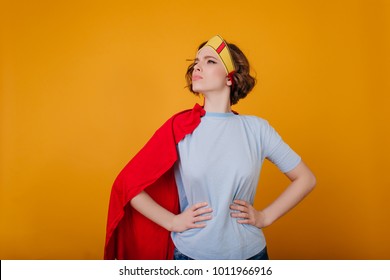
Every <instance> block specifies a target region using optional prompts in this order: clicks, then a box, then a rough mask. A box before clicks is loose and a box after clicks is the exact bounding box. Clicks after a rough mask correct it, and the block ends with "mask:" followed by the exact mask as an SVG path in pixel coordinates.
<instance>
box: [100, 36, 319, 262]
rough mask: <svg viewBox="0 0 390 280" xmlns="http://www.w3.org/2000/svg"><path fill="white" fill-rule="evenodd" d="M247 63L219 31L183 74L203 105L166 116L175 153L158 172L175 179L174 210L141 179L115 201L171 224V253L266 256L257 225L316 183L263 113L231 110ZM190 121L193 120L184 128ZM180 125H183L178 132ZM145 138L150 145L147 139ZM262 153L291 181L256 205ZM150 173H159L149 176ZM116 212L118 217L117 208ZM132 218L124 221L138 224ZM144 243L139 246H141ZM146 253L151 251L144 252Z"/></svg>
mask: <svg viewBox="0 0 390 280" xmlns="http://www.w3.org/2000/svg"><path fill="white" fill-rule="evenodd" d="M249 69H250V67H249V62H248V60H247V58H246V57H245V55H244V54H243V53H242V52H241V51H240V49H239V48H238V47H237V46H235V45H233V44H228V43H227V42H225V41H224V40H223V39H222V38H221V37H220V36H215V37H213V38H211V39H210V40H209V41H208V42H206V43H203V44H201V45H200V47H199V48H198V52H197V54H196V58H195V61H194V63H193V64H191V65H190V67H189V68H188V70H187V75H186V78H187V82H188V86H189V88H190V90H191V91H192V92H194V93H195V94H200V93H201V94H202V95H203V97H204V106H203V108H199V107H200V106H198V107H197V106H195V107H194V109H193V110H192V111H191V112H188V111H186V112H184V113H182V114H179V115H178V116H177V117H176V118H173V120H172V123H173V125H172V123H171V122H168V123H169V125H168V126H172V127H174V129H173V130H174V132H173V138H174V139H175V143H176V144H174V148H175V149H176V152H172V153H174V154H176V156H174V157H173V160H172V161H171V162H170V163H169V164H167V167H166V168H164V171H163V172H166V169H167V170H170V172H171V175H170V176H171V180H174V182H175V186H177V190H178V198H179V202H180V212H176V211H177V210H175V209H174V207H171V208H170V209H169V207H165V206H164V205H163V204H164V203H165V202H164V200H163V201H162V202H158V201H157V200H158V199H161V197H164V196H165V195H166V194H167V192H163V194H157V195H156V194H151V192H149V193H148V190H149V189H150V187H147V186H146V187H140V188H139V189H138V190H137V191H135V192H134V194H132V195H131V196H129V197H127V198H126V199H122V201H124V202H123V205H122V204H121V205H120V206H122V207H128V206H126V203H127V202H130V205H131V207H132V208H133V209H135V210H136V211H134V212H136V213H141V214H142V216H143V217H146V218H147V219H148V220H150V221H153V222H154V223H155V224H157V225H159V226H160V227H162V228H163V229H165V230H166V231H167V232H171V240H172V241H173V243H174V247H175V251H174V258H175V259H268V255H267V249H266V242H265V238H264V235H263V232H262V230H261V229H262V228H264V227H267V226H269V225H271V224H272V223H273V222H275V221H276V220H277V219H279V218H280V217H281V216H282V215H284V214H285V213H287V212H288V211H289V210H291V209H292V208H293V207H294V206H296V205H297V204H298V203H299V202H300V201H301V200H302V199H303V198H304V197H305V196H306V195H307V194H308V193H309V192H310V191H311V190H312V189H313V187H314V185H315V177H314V175H313V173H312V172H311V171H310V169H309V168H308V167H307V166H306V165H305V164H304V162H303V161H302V160H301V158H300V157H299V156H298V155H297V154H296V153H295V152H294V151H293V150H292V149H291V148H290V147H289V146H288V145H287V144H286V143H284V142H283V140H282V139H281V137H280V136H279V135H278V133H277V132H276V131H275V130H274V129H273V128H272V127H271V126H270V125H269V124H268V122H267V121H265V120H263V119H261V118H258V117H255V116H245V115H238V114H236V113H234V112H233V111H232V109H231V106H232V105H234V104H236V103H237V102H238V101H239V100H240V99H242V98H244V97H245V96H246V95H247V94H248V93H249V92H250V91H251V90H252V88H253V87H254V85H255V79H254V78H253V77H251V76H250V73H249ZM194 115H196V116H195V117H194ZM198 119H199V120H198ZM188 124H191V128H190V129H183V127H186V128H187V127H188V126H189V125H188ZM192 124H193V125H192ZM177 127H180V128H177ZM183 130H186V132H183V133H181V132H182V131H183ZM177 131H180V133H181V134H180V133H179V134H180V135H181V136H180V137H177ZM160 134H161V133H160ZM163 134H164V133H163ZM169 134H170V133H169ZM154 138H155V137H154ZM152 139H153V138H152ZM164 139H165V136H164ZM164 141H165V140H164ZM151 142H153V140H152V141H151ZM157 142H158V141H157ZM150 146H152V148H151V149H152V150H153V149H154V148H153V147H154V146H153V144H149V147H150ZM155 146H160V144H156V145H155ZM157 149H161V147H159V148H157ZM265 158H267V159H268V160H270V161H271V162H273V163H274V164H275V165H276V166H277V167H278V168H279V169H280V170H281V172H283V173H284V174H285V175H286V176H287V177H288V178H289V179H290V181H291V183H290V185H289V186H287V188H286V190H285V191H284V192H283V193H282V194H281V195H280V196H279V197H278V198H277V199H276V200H275V201H273V202H272V203H271V204H270V205H269V206H268V207H266V208H265V209H261V210H257V209H255V208H254V207H253V201H254V197H255V193H256V188H257V184H258V179H259V174H260V170H261V166H262V163H263V161H264V159H265ZM141 161H143V159H142V160H141ZM148 161H149V159H148V160H146V162H148ZM164 164H165V163H164ZM164 164H162V165H164ZM133 165H134V164H133ZM125 169H126V168H125ZM133 169H134V168H133ZM132 172H136V170H135V171H134V170H133V171H132ZM122 173H123V171H122ZM125 173H127V172H125ZM160 173H161V172H160ZM167 173H168V172H167ZM167 173H164V174H167ZM127 175H128V174H127ZM127 175H126V176H127ZM164 176H168V175H164ZM122 177H124V176H122ZM158 178H160V176H158ZM172 178H173V179H172ZM117 180H118V179H117ZM156 180H157V181H160V179H153V180H152V181H153V182H154V181H156ZM120 181H123V180H120ZM163 184H164V183H163ZM165 184H166V183H165ZM121 188H123V187H121ZM125 188H126V189H127V188H131V186H130V187H129V186H126V187H125ZM158 188H159V189H161V187H158ZM153 195H154V198H153V197H152V196H153ZM112 197H113V194H112V195H111V199H112ZM173 199H175V198H173ZM110 208H111V205H110ZM132 215H134V214H132ZM132 215H129V216H132ZM111 216H114V215H111ZM117 216H118V217H119V220H121V219H122V220H123V215H119V214H118V215H117ZM109 217H110V215H109ZM116 219H118V218H116ZM111 220H113V219H111ZM109 221H110V218H109ZM119 223H123V221H122V222H119ZM117 224H118V223H116V225H117ZM134 224H135V223H134V222H132V225H131V226H130V227H136V226H135V225H134ZM116 225H115V226H114V230H113V229H112V226H111V229H110V231H111V232H114V234H110V236H108V235H107V241H106V252H107V250H109V249H107V248H108V247H110V246H107V244H109V243H110V239H112V238H111V237H112V236H115V234H116V232H117V231H118V229H117V226H116ZM108 229H109V226H108ZM125 232H128V231H125ZM144 234H145V231H142V233H140V236H144V237H145V235H144ZM131 239H132V240H133V239H135V238H133V237H132V238H131ZM141 239H142V238H141ZM146 239H147V240H148V241H147V242H145V243H147V244H149V242H150V239H152V237H149V238H146ZM171 240H169V241H168V243H169V242H171ZM111 243H113V242H111ZM138 243H139V242H136V243H134V244H132V245H131V246H128V250H134V248H136V247H137V246H138V245H137V244H138ZM146 246H148V245H142V246H140V247H138V249H140V250H141V251H142V250H146ZM164 246H165V245H164ZM130 247H131V248H133V249H131V248H130ZM167 247H168V248H169V249H167V252H166V253H165V252H164V256H165V255H166V256H167V258H171V257H172V250H173V246H169V245H168V246H167ZM153 248H155V247H154V246H153ZM149 249H150V247H149ZM160 251H161V250H160ZM123 256H124V255H122V257H123ZM111 257H112V256H111ZM149 257H151V258H157V257H153V256H147V257H145V258H149ZM108 258H109V257H108ZM135 258H138V256H136V257H135Z"/></svg>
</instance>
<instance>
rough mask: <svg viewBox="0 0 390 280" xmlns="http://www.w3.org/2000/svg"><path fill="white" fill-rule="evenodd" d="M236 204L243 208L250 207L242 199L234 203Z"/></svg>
mask: <svg viewBox="0 0 390 280" xmlns="http://www.w3.org/2000/svg"><path fill="white" fill-rule="evenodd" d="M233 202H234V203H235V204H239V205H242V206H246V207H247V206H248V202H246V201H245V200H241V199H235V200H234V201H233Z"/></svg>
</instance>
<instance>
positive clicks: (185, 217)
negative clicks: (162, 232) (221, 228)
mask: <svg viewBox="0 0 390 280" xmlns="http://www.w3.org/2000/svg"><path fill="white" fill-rule="evenodd" d="M207 205H208V204H207V202H200V203H196V204H194V205H192V206H191V207H188V208H187V209H186V210H185V211H183V212H182V213H180V214H178V215H175V216H174V217H173V220H172V228H171V231H173V232H183V231H185V230H187V229H191V228H203V227H205V226H206V223H199V222H203V221H207V220H210V219H211V215H207V214H210V213H211V212H212V211H213V210H212V209H211V208H205V207H206V206H207ZM205 214H206V215H205Z"/></svg>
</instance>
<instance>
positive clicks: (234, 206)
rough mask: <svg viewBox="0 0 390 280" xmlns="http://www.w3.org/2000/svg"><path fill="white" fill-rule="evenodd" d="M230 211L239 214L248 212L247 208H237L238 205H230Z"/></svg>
mask: <svg viewBox="0 0 390 280" xmlns="http://www.w3.org/2000/svg"><path fill="white" fill-rule="evenodd" d="M230 209H232V210H236V211H241V212H248V207H245V206H239V205H235V204H232V205H230Z"/></svg>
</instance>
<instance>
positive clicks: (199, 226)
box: [189, 223, 206, 228]
mask: <svg viewBox="0 0 390 280" xmlns="http://www.w3.org/2000/svg"><path fill="white" fill-rule="evenodd" d="M205 226H206V224H205V223H202V224H192V225H190V226H189V228H204V227H205Z"/></svg>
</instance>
